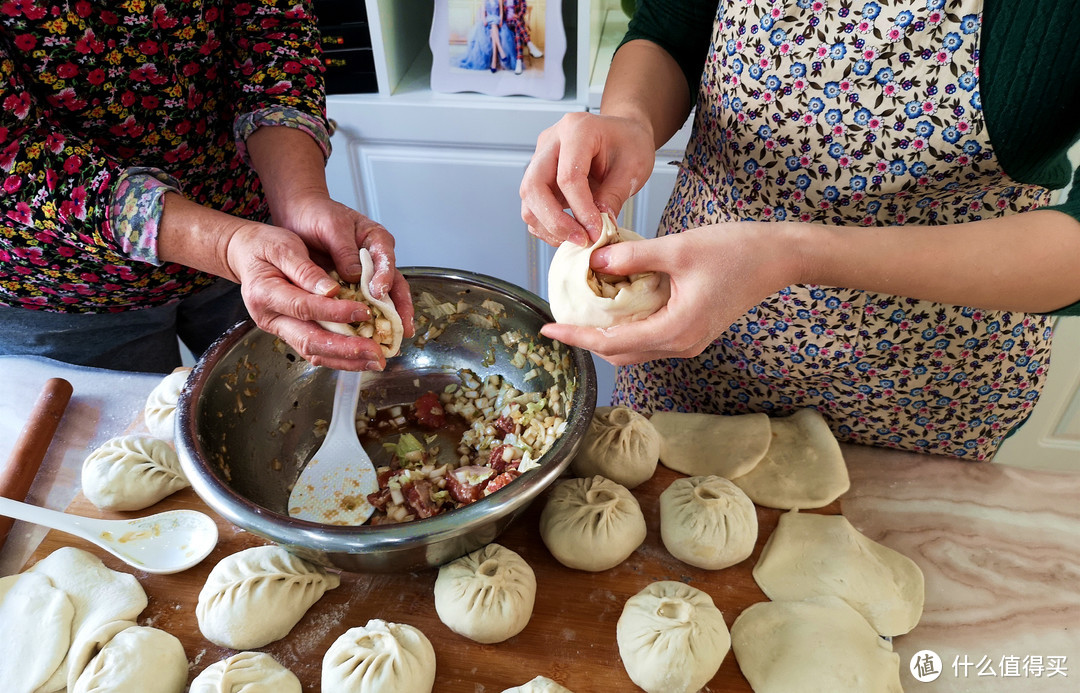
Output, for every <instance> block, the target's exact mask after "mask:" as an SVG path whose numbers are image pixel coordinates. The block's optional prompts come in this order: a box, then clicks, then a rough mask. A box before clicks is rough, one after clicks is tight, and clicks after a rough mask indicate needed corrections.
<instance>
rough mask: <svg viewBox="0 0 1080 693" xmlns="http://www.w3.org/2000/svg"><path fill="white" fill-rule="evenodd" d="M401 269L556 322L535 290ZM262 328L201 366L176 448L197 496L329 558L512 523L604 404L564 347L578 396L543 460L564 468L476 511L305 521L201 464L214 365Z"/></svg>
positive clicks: (516, 485) (586, 363) (221, 345)
mask: <svg viewBox="0 0 1080 693" xmlns="http://www.w3.org/2000/svg"><path fill="white" fill-rule="evenodd" d="M399 269H400V271H401V272H402V274H404V275H405V278H406V280H409V279H412V278H437V279H450V280H456V281H458V282H462V283H465V284H475V285H477V286H478V287H480V288H484V289H494V290H496V291H501V292H503V293H506V294H509V295H510V296H511V297H513V298H514V299H516V300H518V301H519V302H520V303H522V304H523V305H525V306H526V307H528V308H529V309H531V310H533V311H535V312H536V313H538V314H540V315H541V316H543V317H544V318H546V320H547V321H548V322H551V321H553V320H554V318H553V317H552V316H551V309H550V308H549V306H548V303H547V301H545V300H544V299H542V298H540V297H539V296H537V295H536V294H534V293H532V292H531V291H529V290H527V289H524V288H522V287H520V286H517V285H515V284H511V283H509V282H506V281H503V280H501V279H498V278H495V277H491V276H488V275H484V274H479V273H476V272H470V271H467V270H453V269H446V268H440V267H402V268H399ZM254 329H258V327H257V326H256V325H255V322H254V321H253V320H251V319H247V320H243V321H241V322H239V323H237V324H236V325H234V326H233V327H232V328H230V329H229V330H228V331H227V332H226V333H225V334H224V335H222V336H221V337H220V338H219V339H218V340H217V341H215V342H214V343H213V344H212V345H211V346H210V347H209V348H208V349H207V350H206V352H205V353H204V354H203V356H202V358H200V359H199V360H198V362H197V363H196V364H195V367H194V368H193V369H192V372H191V373H190V375H189V376H188V379H187V382H186V383H185V385H184V388H183V390H182V391H181V394H180V399H179V402H178V404H177V410H176V443H177V445H176V448H177V452H178V453H179V456H180V461H181V464H182V466H183V467H184V470H185V472H186V474H187V476H188V480H189V482H190V483H191V486H192V488H193V490H194V491H195V493H196V495H198V496H199V497H200V498H201V499H202V500H203V501H204V502H206V504H207V505H209V506H210V507H211V509H213V510H214V511H215V512H217V513H218V514H220V515H221V516H222V517H224V518H225V519H227V520H228V521H230V522H232V523H233V524H235V525H237V526H239V527H241V528H243V529H246V530H249V531H252V532H255V533H256V534H260V535H262V536H265V537H267V538H269V539H271V540H272V541H275V542H277V543H280V544H283V545H287V546H289V545H291V546H300V547H303V548H305V549H307V550H315V551H322V552H326V553H359V554H371V553H375V552H378V551H382V550H391V549H394V548H402V547H404V546H406V545H411V544H413V543H415V542H417V541H420V540H423V542H424V543H427V544H431V543H436V542H438V541H440V540H447V539H453V538H455V537H458V536H461V535H463V534H467V533H468V532H470V531H472V530H473V529H476V528H479V527H482V526H485V525H487V524H489V523H490V522H491V521H492V520H493V519H495V518H511V517H513V516H514V515H515V514H516V512H517V511H520V510H523V509H524V508H525V507H527V506H528V504H529V503H530V502H531V501H532V500H533V499H534V498H535V497H536V496H537V495H539V494H540V493H541V492H542V491H543V490H544V489H545V488H547V487H548V486H549V485H550V484H551V483H552V482H553V481H554V480H555V479H556V478H557V477H558V476H559V475H560V474H561V473H562V472H563V471H564V470H565V469H566V467H567V466H569V464H570V462H571V460H572V459H573V456H574V454H575V453H576V451H577V447H578V446H579V445H580V443H581V441H582V439H583V438H584V435H585V433H586V431H587V430H588V427H589V424H590V422H591V421H592V416H593V412H594V409H595V406H596V391H597V383H596V372H595V368H594V366H593V363H592V358H591V356H590V354H589V352H588V351H586V350H584V349H581V348H579V347H572V346H570V345H568V344H563V347H564V348H567V349H569V350H570V354H571V358H572V359H573V361H574V365H575V369H576V372H577V374H578V377H577V381H578V382H577V390H576V392H575V394H574V402H573V404H572V405H571V407H570V414H569V416H568V417H567V422H568V423H567V427H566V429H565V430H564V432H563V435H561V436H560V437H559V439H558V440H556V441H555V443H554V444H553V445H552V447H551V448H550V449H549V450H548V451H547V452H546V453H545V454H544V456H543V457H542V458H541V461H543V460H550V459H552V458H555V457H559V456H560V455H561V460H560V461H559V463H557V464H542V466H541V467H540V468H539V469H536V470H534V471H533V472H530V473H528V474H526V475H523V476H522V477H521V478H519V479H516V480H514V482H513V484H511V485H510V486H508V487H507V489H513V492H512V493H503V492H502V491H499V492H496V493H493V494H492V495H490V496H487V497H485V498H483V499H481V500H479V501H477V502H475V503H472V504H471V505H467V506H465V507H463V508H458V509H457V510H453V511H450V512H447V513H444V514H441V515H436V516H435V517H430V518H426V519H418V520H413V521H411V522H405V523H400V524H386V525H375V526H372V525H360V526H343V525H326V524H320V523H317V522H309V521H307V520H300V519H296V518H293V517H290V516H289V515H284V514H281V513H278V512H275V511H273V510H269V509H267V508H264V507H262V506H261V505H258V504H257V503H255V502H253V501H251V500H249V499H248V498H246V497H244V496H242V495H241V494H239V493H237V492H236V491H235V490H233V489H232V487H231V486H229V484H228V483H226V482H225V481H223V480H222V479H221V477H220V475H219V474H218V473H217V472H216V471H215V470H214V469H213V467H212V466H211V465H210V463H209V462H203V463H200V462H198V461H197V458H196V454H195V453H196V451H197V450H199V446H198V434H197V431H196V428H195V424H196V418H195V413H194V409H195V405H194V403H197V402H199V400H200V395H201V393H202V391H203V389H204V388H205V387H206V385H207V382H208V379H209V377H210V373H211V371H212V369H213V366H212V365H211V364H215V365H216V363H217V362H218V360H219V359H220V358H221V357H222V356H223V355H224V354H226V353H227V352H228V351H229V350H230V349H232V348H233V347H234V346H236V344H237V343H239V342H240V341H241V340H243V339H244V338H245V337H246V336H247V335H248V333H249V332H251V331H252V330H254ZM204 460H205V456H204Z"/></svg>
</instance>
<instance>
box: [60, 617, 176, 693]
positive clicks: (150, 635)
mask: <svg viewBox="0 0 1080 693" xmlns="http://www.w3.org/2000/svg"><path fill="white" fill-rule="evenodd" d="M187 675H188V661H187V654H185V653H184V646H183V645H182V644H181V643H180V641H179V640H178V639H177V638H176V636H174V635H172V634H170V633H166V632H165V631H163V630H158V629H157V628H148V627H145V626H132V627H130V628H126V629H124V630H122V631H120V632H119V633H117V634H116V635H114V636H113V637H112V639H111V640H109V641H108V642H107V643H105V646H104V647H102V648H101V651H100V652H98V653H97V655H96V656H95V657H94V658H93V659H91V660H90V663H89V664H88V665H87V666H86V668H85V669H83V672H82V675H80V676H79V679H78V680H77V681H76V682H75V687H74V688H73V689H72V692H71V693H182V691H183V690H184V686H186V685H187Z"/></svg>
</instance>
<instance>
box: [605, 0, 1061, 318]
mask: <svg viewBox="0 0 1080 693" xmlns="http://www.w3.org/2000/svg"><path fill="white" fill-rule="evenodd" d="M716 8H717V0H638V3H637V11H636V12H635V14H634V17H633V19H632V20H631V22H630V28H629V30H628V31H627V33H626V36H625V37H624V38H623V43H625V42H627V41H629V40H632V39H646V40H648V41H652V42H653V43H656V44H658V45H659V46H660V47H662V48H663V49H664V50H666V51H667V52H668V53H670V54H671V56H672V57H673V58H674V59H675V60H676V61H677V62H678V63H679V66H680V67H681V68H682V71H683V74H684V75H685V76H686V82H687V88H688V89H689V92H690V94H691V98H696V92H697V85H698V83H699V82H700V80H701V73H702V70H703V69H704V65H705V57H706V55H707V53H708V50H709V43H710V41H711V38H712V27H713V21H714V19H715V18H716ZM1077 35H1080V5H1078V4H1077V3H1076V0H1022V1H1016V0H985V2H984V5H983V31H982V45H981V47H980V48H981V51H980V58H979V60H980V67H981V70H980V81H981V87H980V91H981V95H982V104H983V113H984V115H985V118H986V126H987V128H988V131H989V134H990V140H991V142H992V143H993V146H994V152H995V154H996V156H997V158H998V161H999V162H1000V164H1001V167H1002V168H1003V169H1004V171H1005V172H1006V173H1007V174H1008V175H1009V176H1010V177H1011V178H1012V179H1013V180H1016V181H1018V182H1021V183H1032V184H1037V185H1040V186H1043V187H1045V188H1048V189H1051V190H1059V189H1061V188H1064V187H1066V186H1067V185H1068V184H1069V182H1070V180H1072V183H1073V186H1072V189H1071V191H1070V194H1069V196H1068V198H1067V199H1065V200H1063V201H1061V203H1060V204H1058V205H1055V206H1054V207H1051V209H1058V210H1060V211H1062V212H1065V213H1066V214H1069V215H1071V216H1072V217H1074V218H1076V219H1080V169H1077V170H1076V171H1074V170H1073V166H1072V164H1071V163H1070V162H1069V159H1068V149H1069V147H1070V145H1072V144H1073V143H1075V142H1077V140H1080V51H1077V50H1076V48H1075V44H1074V43H1073V42H1072V41H1073V39H1074V38H1076V36H1077ZM1054 312H1055V313H1056V314H1062V315H1080V303H1076V304H1073V305H1071V306H1067V307H1065V308H1062V309H1061V310H1058V311H1054Z"/></svg>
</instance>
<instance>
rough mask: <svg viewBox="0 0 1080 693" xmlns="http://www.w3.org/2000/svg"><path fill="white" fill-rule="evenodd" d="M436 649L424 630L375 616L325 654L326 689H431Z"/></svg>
mask: <svg viewBox="0 0 1080 693" xmlns="http://www.w3.org/2000/svg"><path fill="white" fill-rule="evenodd" d="M434 686H435V649H434V648H433V647H432V646H431V641H429V640H428V639H427V636H425V635H424V634H423V633H422V632H420V630H419V629H417V628H414V627H412V626H410V625H408V624H405V623H387V622H386V621H383V620H380V619H372V620H370V621H368V622H367V625H365V626H363V627H361V628H350V629H349V630H347V631H345V633H343V634H342V635H341V636H340V637H339V638H338V639H337V640H335V641H334V644H333V645H331V646H330V649H329V650H327V651H326V655H325V656H323V664H322V693H431V689H432V688H433V687H434Z"/></svg>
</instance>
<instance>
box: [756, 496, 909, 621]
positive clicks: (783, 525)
mask: <svg viewBox="0 0 1080 693" xmlns="http://www.w3.org/2000/svg"><path fill="white" fill-rule="evenodd" d="M754 580H755V581H757V584H758V586H759V587H761V591H762V592H764V593H765V594H766V595H767V596H768V597H769V599H772V600H773V601H798V600H800V599H806V598H808V597H814V596H824V595H832V596H834V597H839V598H840V599H843V600H844V601H845V602H847V603H848V605H849V606H851V607H852V608H853V609H855V610H856V611H858V612H859V613H860V614H861V615H862V616H863V618H865V619H866V620H867V622H869V624H870V625H871V627H873V628H874V630H876V631H877V632H878V633H880V634H881V635H890V636H892V635H903V634H904V633H907V632H908V631H910V630H911V629H912V628H914V627H915V625H916V624H917V623H918V622H919V618H920V617H921V616H922V611H923V602H924V584H923V574H922V571H921V570H919V566H917V565H915V561H913V560H911V559H910V558H908V557H907V556H905V555H903V554H901V553H897V552H896V551H893V550H892V549H890V548H888V547H887V546H882V545H881V544H878V543H877V542H875V541H873V540H871V539H870V538H869V537H867V536H866V535H864V534H862V533H860V532H859V531H858V530H857V529H855V528H854V527H853V526H852V525H851V523H850V522H848V520H847V518H846V517H844V516H843V515H817V514H813V513H799V512H789V513H785V514H783V515H781V516H780V522H779V524H777V526H776V529H775V530H774V531H773V533H772V536H770V537H769V540H768V542H766V543H765V548H764V549H763V550H762V552H761V557H760V558H759V559H758V562H757V565H755V566H754Z"/></svg>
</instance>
